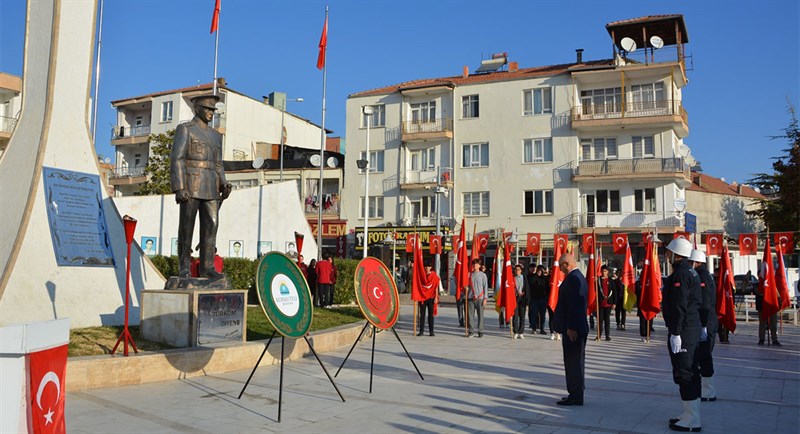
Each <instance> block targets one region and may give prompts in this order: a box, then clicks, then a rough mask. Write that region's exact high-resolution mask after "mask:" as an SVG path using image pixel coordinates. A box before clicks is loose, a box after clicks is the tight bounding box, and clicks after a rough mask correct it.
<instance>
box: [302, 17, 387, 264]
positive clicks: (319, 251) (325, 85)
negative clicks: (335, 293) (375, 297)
mask: <svg viewBox="0 0 800 434" xmlns="http://www.w3.org/2000/svg"><path fill="white" fill-rule="evenodd" d="M327 30H328V6H325V29H324V31H325V32H326V34H325V36H326V39H325V50H323V52H322V56H323V57H322V61H323V66H322V126H321V127H320V144H319V188H318V189H317V191H318V196H319V197H320V198H321V197H322V182H323V179H324V170H325V136H326V135H325V113H326V112H327V109H326V108H325V95H326V93H327V91H328V50H327V47H328V39H327ZM367 158H369V155H368V156H367ZM367 176H369V174H367ZM367 205H368V204H367V203H364V215H369V207H368V206H367ZM318 208H319V209H318V214H317V258H318V259H317V260H318V261H319V258H322V204H321V203H320V206H319V207H318ZM364 235H365V239H364V249H366V248H367V246H369V240H368V239H366V235H367V234H366V232H365V233H364ZM392 272H394V270H393V271H392Z"/></svg>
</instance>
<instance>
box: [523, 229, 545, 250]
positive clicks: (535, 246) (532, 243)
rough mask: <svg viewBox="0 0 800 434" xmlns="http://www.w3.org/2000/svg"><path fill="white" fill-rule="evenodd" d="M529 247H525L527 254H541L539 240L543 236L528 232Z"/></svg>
mask: <svg viewBox="0 0 800 434" xmlns="http://www.w3.org/2000/svg"><path fill="white" fill-rule="evenodd" d="M527 238H528V245H527V246H525V252H527V253H528V254H529V255H535V254H537V253H539V240H541V239H542V234H539V233H536V232H528V237H527Z"/></svg>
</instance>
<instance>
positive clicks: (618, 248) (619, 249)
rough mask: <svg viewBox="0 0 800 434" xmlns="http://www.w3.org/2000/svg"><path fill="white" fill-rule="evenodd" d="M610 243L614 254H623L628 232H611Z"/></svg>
mask: <svg viewBox="0 0 800 434" xmlns="http://www.w3.org/2000/svg"><path fill="white" fill-rule="evenodd" d="M611 244H612V245H613V246H614V254H615V255H623V254H625V249H626V248H627V246H628V234H613V235H612V236H611Z"/></svg>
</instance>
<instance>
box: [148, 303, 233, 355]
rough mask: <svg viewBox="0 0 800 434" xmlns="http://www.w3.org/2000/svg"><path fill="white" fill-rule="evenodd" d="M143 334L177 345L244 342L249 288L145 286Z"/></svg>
mask: <svg viewBox="0 0 800 434" xmlns="http://www.w3.org/2000/svg"><path fill="white" fill-rule="evenodd" d="M141 311H142V320H141V328H140V330H141V333H142V337H143V338H145V339H147V340H151V341H154V342H161V343H164V344H167V345H171V346H173V347H178V348H183V347H194V346H200V345H207V344H214V343H220V342H244V341H245V340H246V333H247V290H238V289H236V290H225V291H213V290H197V289H193V290H143V291H142V310H141Z"/></svg>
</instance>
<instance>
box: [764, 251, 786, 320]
mask: <svg viewBox="0 0 800 434" xmlns="http://www.w3.org/2000/svg"><path fill="white" fill-rule="evenodd" d="M758 291H759V292H760V293H761V294H764V301H763V302H762V304H761V306H762V307H761V319H767V318H769V317H770V316H772V315H773V314H776V313H778V311H779V310H780V307H781V306H780V304H778V287H777V286H776V285H775V268H774V266H773V265H772V248H771V247H770V245H769V238H767V243H766V244H765V245H764V256H763V259H762V260H761V271H759V273H758Z"/></svg>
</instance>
